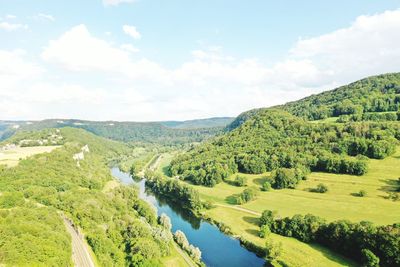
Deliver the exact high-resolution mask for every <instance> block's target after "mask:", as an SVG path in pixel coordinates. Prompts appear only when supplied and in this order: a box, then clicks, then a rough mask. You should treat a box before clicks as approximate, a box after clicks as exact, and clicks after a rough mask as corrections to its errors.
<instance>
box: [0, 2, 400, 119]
mask: <svg viewBox="0 0 400 267" xmlns="http://www.w3.org/2000/svg"><path fill="white" fill-rule="evenodd" d="M399 44H400V0H396V1H395V0H380V1H376V0H352V1H348V0H336V1H320V0H303V1H295V0H292V1H289V0H282V1H270V0H252V1H243V0H242V1H239V0H202V1H187V0H186V1H184V0H180V1H178V0H169V1H165V0H85V1H82V0H81V1H77V0H69V1H58V0H29V1H27V0H0V120H40V119H48V118H63V119H68V118H75V119H87V120H123V121H160V120H187V119H197V118H207V117H219V116H237V115H238V114H240V113H241V112H244V111H246V110H249V109H253V108H259V107H269V106H273V105H277V104H283V103H285V102H288V101H293V100H297V99H300V98H303V97H305V96H308V95H310V94H315V93H319V92H322V91H325V90H329V89H334V88H335V87H338V86H341V85H344V84H347V83H350V82H353V81H356V80H358V79H362V78H365V77H367V76H371V75H377V74H382V73H387V72H399V71H400V45H399Z"/></svg>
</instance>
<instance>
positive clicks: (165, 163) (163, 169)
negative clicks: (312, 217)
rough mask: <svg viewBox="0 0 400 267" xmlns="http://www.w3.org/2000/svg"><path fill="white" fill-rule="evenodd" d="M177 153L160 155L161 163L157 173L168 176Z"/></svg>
mask: <svg viewBox="0 0 400 267" xmlns="http://www.w3.org/2000/svg"><path fill="white" fill-rule="evenodd" d="M176 153H177V152H169V153H163V154H161V155H160V157H161V158H160V159H159V162H158V164H157V167H156V170H155V171H156V172H157V173H160V174H163V175H166V176H168V175H169V173H168V167H169V164H170V163H171V161H172V159H173V158H174V157H175V156H176Z"/></svg>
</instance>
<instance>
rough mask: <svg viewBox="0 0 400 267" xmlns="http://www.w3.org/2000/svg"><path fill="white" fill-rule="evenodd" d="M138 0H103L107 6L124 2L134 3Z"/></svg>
mask: <svg viewBox="0 0 400 267" xmlns="http://www.w3.org/2000/svg"><path fill="white" fill-rule="evenodd" d="M135 1H136V0H103V5H105V6H117V5H119V4H122V3H133V2H135Z"/></svg>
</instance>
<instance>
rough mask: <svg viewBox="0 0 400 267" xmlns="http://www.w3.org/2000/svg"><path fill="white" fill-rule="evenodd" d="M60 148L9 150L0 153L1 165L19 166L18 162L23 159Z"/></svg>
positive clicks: (19, 148) (42, 147) (20, 148)
mask: <svg viewBox="0 0 400 267" xmlns="http://www.w3.org/2000/svg"><path fill="white" fill-rule="evenodd" d="M58 147H60V146H34V147H15V148H12V149H9V150H4V151H0V165H1V164H4V165H7V166H9V167H14V166H17V165H18V162H19V161H20V160H21V159H25V158H27V157H30V156H33V155H36V154H40V153H45V152H51V151H52V150H54V149H56V148H58Z"/></svg>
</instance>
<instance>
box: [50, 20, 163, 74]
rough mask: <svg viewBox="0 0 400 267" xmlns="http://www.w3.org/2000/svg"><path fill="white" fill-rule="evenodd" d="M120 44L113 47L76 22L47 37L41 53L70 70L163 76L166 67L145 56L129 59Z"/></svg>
mask: <svg viewBox="0 0 400 267" xmlns="http://www.w3.org/2000/svg"><path fill="white" fill-rule="evenodd" d="M127 48H128V49H131V50H132V49H133V50H134V47H133V46H132V47H130V46H128V47H127V46H124V49H125V50H123V49H120V48H116V47H114V46H112V45H111V44H110V43H108V42H106V41H104V40H102V39H99V38H96V37H94V36H92V35H91V34H90V32H89V31H88V29H87V28H86V26H85V25H78V26H75V27H73V28H72V29H70V30H69V31H67V32H66V33H64V34H63V35H62V36H61V37H60V38H58V39H57V40H52V41H50V43H49V45H48V46H47V47H46V48H45V49H44V51H43V53H42V59H44V60H45V61H47V62H50V63H53V64H57V65H60V66H61V67H64V68H66V69H67V70H72V71H78V72H79V71H103V72H107V73H108V74H109V75H110V74H119V75H123V76H124V77H125V78H129V79H136V78H144V79H147V80H153V81H159V80H164V81H165V79H166V78H165V77H166V71H165V70H164V69H162V68H161V67H160V66H159V65H158V64H157V63H155V62H151V61H149V60H147V59H140V60H137V61H132V60H131V58H130V53H131V52H132V51H130V52H128V51H126V49H127Z"/></svg>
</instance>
